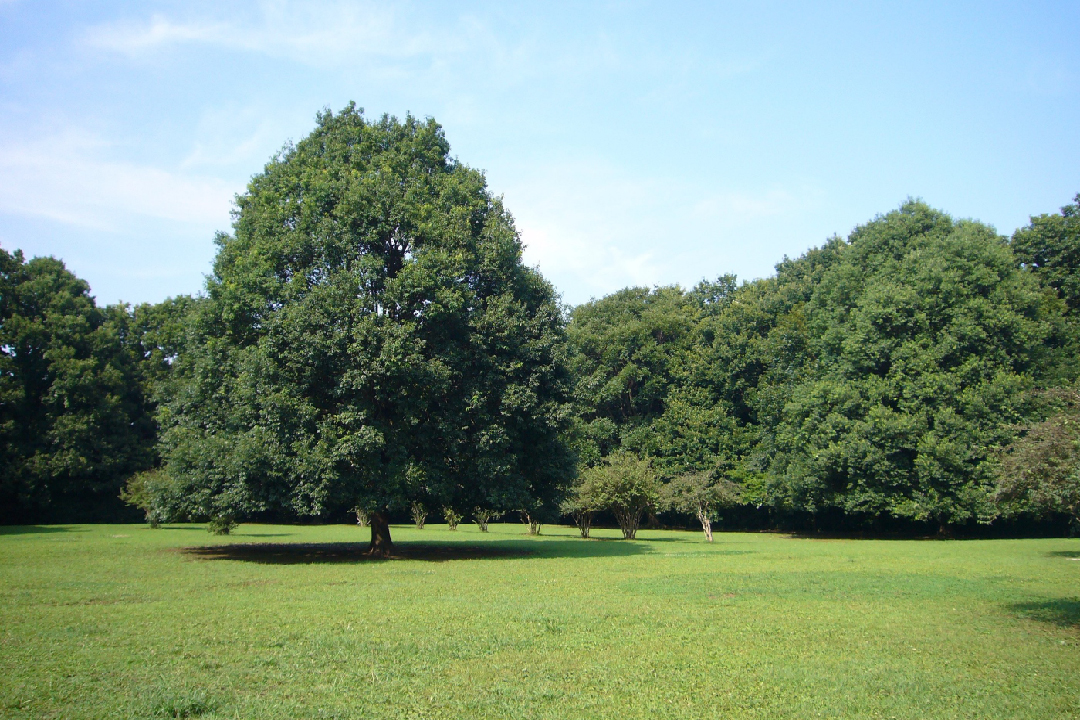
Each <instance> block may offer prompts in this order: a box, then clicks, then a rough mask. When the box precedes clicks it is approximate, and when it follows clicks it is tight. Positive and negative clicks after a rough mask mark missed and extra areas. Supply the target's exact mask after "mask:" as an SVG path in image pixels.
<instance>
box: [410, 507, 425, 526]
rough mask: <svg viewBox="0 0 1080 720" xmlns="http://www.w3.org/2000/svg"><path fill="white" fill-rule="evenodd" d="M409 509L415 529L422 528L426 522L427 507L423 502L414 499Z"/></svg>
mask: <svg viewBox="0 0 1080 720" xmlns="http://www.w3.org/2000/svg"><path fill="white" fill-rule="evenodd" d="M409 511H410V512H411V513H412V521H413V522H414V523H415V524H416V529H417V530H423V529H424V523H425V522H427V514H428V513H427V508H426V507H424V505H423V503H420V502H416V501H414V502H413V504H412V506H411V507H410V508H409Z"/></svg>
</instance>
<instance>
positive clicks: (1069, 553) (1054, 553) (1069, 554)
mask: <svg viewBox="0 0 1080 720" xmlns="http://www.w3.org/2000/svg"><path fill="white" fill-rule="evenodd" d="M1046 554H1047V555H1049V556H1050V557H1063V558H1080V550H1051V551H1050V552H1048V553H1046Z"/></svg>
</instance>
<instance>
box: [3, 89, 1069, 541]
mask: <svg viewBox="0 0 1080 720" xmlns="http://www.w3.org/2000/svg"><path fill="white" fill-rule="evenodd" d="M1076 202H1077V203H1080V196H1077V198H1076ZM237 205H238V207H237V212H236V215H235V218H236V219H235V223H234V227H233V229H232V232H231V233H230V234H222V235H220V236H219V237H218V238H217V240H216V242H217V245H218V254H217V258H216V260H215V264H214V268H213V273H212V274H211V276H210V277H209V280H208V282H207V286H206V289H205V292H203V293H202V294H200V295H199V296H197V297H179V298H172V299H169V300H166V301H165V302H162V303H159V304H144V305H139V306H137V307H134V308H132V307H129V306H124V305H116V306H109V307H104V308H101V307H98V306H97V305H96V304H95V301H94V299H93V297H92V296H91V294H90V288H89V286H88V285H87V283H86V282H84V281H83V280H81V279H79V278H77V277H75V276H74V275H73V274H72V273H71V272H69V271H68V270H67V269H65V267H64V265H63V263H62V262H61V261H59V260H57V259H53V258H34V259H30V260H27V259H26V258H25V257H24V256H23V255H22V254H21V253H20V252H19V251H14V252H9V251H6V250H0V323H2V326H0V335H2V339H0V521H2V522H5V523H28V522H70V521H104V520H130V519H133V518H139V517H141V516H142V513H143V512H144V511H145V512H146V513H147V517H148V518H149V519H151V520H153V521H155V522H159V521H173V520H195V521H207V520H211V521H218V522H224V523H226V524H228V523H231V522H234V521H239V520H244V519H276V520H299V519H305V518H306V519H322V520H331V519H341V518H343V517H344V516H345V514H346V513H347V512H350V511H360V512H361V513H363V515H364V516H365V517H368V518H369V521H370V522H372V526H373V530H374V531H379V530H380V527H381V526H383V525H385V523H387V522H389V521H390V520H391V519H395V518H407V517H408V514H409V511H410V508H412V509H414V510H415V509H416V508H417V507H427V508H431V509H435V508H448V509H449V508H457V509H458V510H459V511H461V512H462V513H469V512H472V511H473V509H474V508H476V509H480V508H483V509H486V511H490V512H491V513H494V514H505V513H509V512H514V513H518V512H521V513H522V514H523V515H524V516H525V517H527V518H531V519H532V520H533V521H534V522H540V521H543V522H550V521H554V520H555V519H557V518H558V517H560V516H563V517H565V513H567V512H569V510H568V506H567V505H566V504H565V503H564V500H565V499H566V497H567V496H568V495H569V494H572V492H573V490H574V487H575V484H580V482H581V480H580V479H579V478H583V477H588V476H589V473H590V472H591V471H594V470H599V469H604V468H607V469H608V470H610V469H611V468H612V467H630V465H627V464H626V463H629V462H641V463H645V465H641V466H640V467H647V468H648V469H649V472H651V473H653V474H654V475H655V478H656V480H657V481H658V482H659V484H660V485H661V486H664V485H671V483H673V482H676V481H678V479H679V478H686V477H689V476H695V477H706V478H712V480H713V481H723V482H724V483H726V487H729V488H732V489H733V490H732V492H731V493H729V494H728V495H727V498H728V500H727V502H726V504H727V505H728V506H729V507H728V509H727V510H726V511H725V517H728V518H730V519H731V521H732V522H738V523H743V524H750V525H757V526H766V525H768V526H782V525H788V526H793V525H798V526H800V527H812V528H815V529H819V530H828V529H841V528H843V529H851V528H856V527H865V528H885V527H924V528H932V529H933V530H934V531H938V530H941V531H943V532H947V531H948V530H949V528H957V527H972V526H976V525H978V524H980V523H981V524H983V525H986V524H989V523H994V522H997V523H1001V522H1002V520H1001V519H1002V518H1004V519H1006V520H1008V519H1010V518H1020V519H1026V520H1027V521H1040V520H1041V521H1042V522H1044V523H1053V522H1056V523H1058V525H1057V526H1056V527H1064V524H1063V523H1064V522H1066V521H1067V519H1068V518H1069V517H1075V516H1076V514H1077V512H1078V507H1080V505H1078V495H1080V491H1078V490H1077V488H1078V486H1080V480H1078V475H1077V473H1078V468H1080V465H1078V458H1080V451H1078V440H1080V433H1078V432H1077V427H1080V423H1078V422H1076V419H1077V418H1076V415H1077V403H1076V391H1075V387H1076V382H1077V376H1078V374H1080V353H1078V350H1080V274H1078V264H1080V215H1078V210H1077V205H1068V206H1066V207H1064V208H1062V209H1061V211H1060V213H1053V214H1046V215H1038V216H1033V217H1032V218H1031V222H1030V224H1029V225H1028V226H1026V227H1024V228H1022V229H1020V230H1018V231H1017V232H1016V233H1014V234H1013V235H1012V237H1002V236H1000V235H998V234H997V232H996V231H995V230H994V229H993V228H991V227H989V226H987V225H984V224H981V223H979V222H975V221H970V220H956V219H954V218H952V217H950V216H949V215H947V214H946V213H944V212H941V211H938V210H935V209H933V208H931V207H930V206H928V205H926V204H925V203H923V202H921V201H916V200H909V201H907V202H905V203H904V204H903V205H901V206H900V207H899V208H898V209H896V210H893V211H891V212H888V213H887V214H884V215H881V216H878V217H876V218H874V219H872V220H870V221H869V222H867V223H866V224H865V225H862V226H860V227H858V228H856V229H855V230H854V231H853V232H852V233H851V234H850V235H849V236H848V237H847V238H840V237H833V238H830V239H827V240H826V241H825V242H824V244H823V245H821V246H820V247H817V248H813V249H811V250H809V251H808V252H806V253H805V254H804V255H803V256H801V257H799V258H797V259H788V258H784V259H783V260H781V261H780V262H779V263H778V264H777V265H776V273H775V274H774V275H773V276H771V277H768V278H764V279H759V280H753V281H750V282H742V283H739V282H738V281H737V279H736V278H735V277H734V276H731V275H720V276H719V277H717V278H716V279H715V280H704V281H702V282H701V283H699V284H698V285H697V286H696V287H694V288H691V289H684V288H680V287H678V286H671V287H656V288H640V287H634V288H626V289H624V290H621V291H619V292H616V293H614V294H612V295H609V296H607V297H603V298H600V299H596V300H593V301H591V302H588V303H585V304H583V305H580V306H577V307H573V308H565V307H562V306H560V305H559V303H558V296H557V294H556V293H555V291H554V289H553V288H552V287H551V285H550V284H549V283H547V281H546V280H544V278H543V277H542V276H541V275H540V274H539V273H538V272H537V271H536V270H533V269H530V268H528V267H526V266H525V265H524V264H523V263H522V260H521V249H522V248H521V244H520V241H519V239H518V235H517V233H516V231H515V229H514V225H513V220H512V217H511V215H510V214H509V212H508V211H507V210H506V209H505V208H503V206H502V204H501V202H500V200H499V199H498V198H496V197H494V196H492V195H491V193H490V192H489V191H488V189H487V187H486V184H485V181H484V178H483V175H482V174H481V173H479V172H477V171H475V170H473V169H471V168H469V167H467V166H465V165H464V164H462V163H460V162H458V161H456V160H454V159H453V158H452V157H451V156H450V154H449V145H448V144H447V142H446V140H445V138H444V136H443V133H442V130H441V128H440V127H439V126H438V125H437V124H435V123H434V122H433V121H418V120H415V119H413V118H411V117H409V118H406V119H405V120H404V121H403V122H399V121H397V120H396V119H393V118H387V117H384V118H382V119H381V120H378V121H369V120H366V119H365V118H364V117H363V116H362V114H361V113H360V112H359V111H357V110H355V109H354V108H353V107H352V106H349V107H347V108H346V109H345V110H343V111H342V112H341V113H339V114H336V115H335V114H333V113H329V112H326V113H323V114H322V115H320V116H319V122H318V126H317V128H316V130H315V131H314V132H313V133H312V135H311V136H309V137H308V138H306V139H305V140H303V141H301V142H300V143H298V144H297V145H296V146H295V147H288V148H286V149H285V150H284V151H283V152H282V153H281V154H279V155H278V156H277V157H275V158H274V159H273V160H272V161H271V162H270V163H269V164H268V165H267V166H266V168H265V169H264V171H263V172H262V173H260V174H259V175H257V176H256V177H255V178H254V179H253V180H252V182H251V183H250V185H249V186H248V189H247V191H246V193H244V194H243V195H242V196H240V197H239V198H238V201H237ZM718 270H722V268H718ZM627 458H630V459H631V460H627ZM619 463H622V465H620V464H619ZM634 467H638V466H634ZM635 472H636V471H635ZM671 487H672V488H675V485H671ZM122 495H123V498H124V499H121V496H122ZM561 503H562V504H561ZM133 505H137V506H140V507H141V510H136V509H135V508H134V507H133ZM686 512H688V511H687V510H686V508H685V507H684V508H683V513H684V514H683V515H682V516H679V515H678V513H676V514H675V515H673V516H672V517H673V518H677V517H685V513H686ZM388 538H389V535H388V531H387V539H388Z"/></svg>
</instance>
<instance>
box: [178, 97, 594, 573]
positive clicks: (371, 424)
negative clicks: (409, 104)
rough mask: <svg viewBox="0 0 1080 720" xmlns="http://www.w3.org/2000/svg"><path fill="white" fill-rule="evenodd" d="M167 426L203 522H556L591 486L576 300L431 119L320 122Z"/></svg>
mask: <svg viewBox="0 0 1080 720" xmlns="http://www.w3.org/2000/svg"><path fill="white" fill-rule="evenodd" d="M237 203H238V208H237V212H236V219H235V223H234V228H233V233H232V234H231V235H222V236H220V237H219V238H218V241H217V242H218V245H219V251H218V254H217V258H216V260H215V263H214V272H213V276H212V277H211V278H210V279H209V281H208V288H207V295H208V298H207V300H206V302H205V303H203V304H202V305H200V306H199V307H198V308H197V310H196V313H195V321H194V327H195V336H196V338H195V341H194V343H193V347H192V348H191V349H190V350H189V351H188V352H187V353H185V354H184V355H182V356H181V358H179V359H178V361H177V363H178V364H179V367H178V368H177V369H176V370H177V371H178V372H176V373H175V374H176V375H178V376H179V377H180V378H181V382H180V385H179V386H178V389H177V392H176V393H175V396H174V399H173V400H172V401H171V402H170V403H169V405H168V406H167V407H166V408H165V410H164V412H163V413H162V422H163V424H164V425H165V427H166V429H165V432H164V434H163V447H164V450H165V454H166V458H167V461H168V463H167V471H168V474H169V477H170V478H171V479H172V481H173V482H174V483H176V486H177V493H176V497H177V498H179V500H178V502H179V503H180V504H181V507H180V508H179V509H180V510H181V511H183V512H185V513H186V514H188V515H189V516H204V517H206V516H209V517H215V516H216V517H224V516H233V517H238V516H242V515H245V514H249V513H256V512H260V511H267V510H269V511H277V512H287V513H296V514H311V515H317V514H324V513H327V512H330V511H333V510H335V509H339V508H360V509H361V510H364V511H366V512H367V513H368V515H369V518H370V522H371V532H372V535H371V551H372V552H373V553H376V554H386V553H388V552H390V549H391V544H390V542H391V540H390V531H389V525H388V514H387V513H388V512H389V511H391V510H394V509H396V508H407V507H408V506H409V505H410V503H411V502H413V501H420V502H423V503H424V504H426V505H427V506H429V507H439V506H449V507H456V508H471V507H484V508H490V509H492V510H494V511H510V510H518V509H524V510H527V511H532V512H535V511H537V510H538V509H540V508H543V507H551V506H554V505H556V504H557V502H558V500H559V499H560V498H559V496H560V493H561V490H562V488H563V486H564V484H565V483H566V481H567V480H568V478H569V477H570V476H571V475H572V474H573V467H574V463H573V458H572V457H571V456H570V454H569V452H568V451H567V449H566V447H565V446H564V443H563V441H562V433H563V431H564V426H565V423H566V421H567V417H568V404H567V403H568V399H569V375H568V371H567V369H566V363H565V360H564V357H563V355H564V350H563V318H562V315H561V313H560V309H559V306H558V303H557V296H556V295H555V292H554V291H553V289H552V287H551V285H549V284H548V283H547V282H546V281H545V280H544V279H543V278H542V277H541V276H540V275H539V273H537V272H536V271H535V270H532V269H529V268H528V267H525V266H524V265H523V264H522V260H521V250H522V248H521V243H520V241H519V239H518V235H517V232H516V231H515V229H514V225H513V221H512V219H511V217H510V215H509V213H508V212H507V211H506V210H505V209H504V207H503V205H502V203H501V201H500V200H499V199H498V198H495V197H492V195H491V194H490V192H489V191H488V189H487V187H486V184H485V180H484V176H483V175H482V174H481V173H480V172H477V171H476V170H473V169H471V168H469V167H467V166H465V165H464V164H462V163H460V162H457V161H456V160H455V159H453V158H452V157H451V156H450V154H449V145H448V143H447V141H446V138H445V137H444V135H443V131H442V129H441V127H440V126H439V125H438V124H436V123H435V122H434V121H433V120H427V121H420V120H417V119H415V118H413V117H406V118H405V120H404V121H403V122H399V121H398V120H396V119H395V118H391V117H385V116H384V117H383V118H382V119H381V120H379V121H377V122H371V121H368V120H367V119H365V118H364V116H363V112H362V111H361V110H357V109H356V108H355V107H354V106H353V105H349V106H348V107H346V108H345V109H344V110H343V111H342V112H341V113H339V114H336V115H335V114H333V113H331V112H329V111H327V112H325V113H322V114H320V115H319V117H318V125H317V127H316V129H315V130H314V132H313V133H312V134H311V135H310V136H309V137H307V138H306V139H304V140H303V141H301V142H300V143H298V144H297V145H296V146H295V147H291V146H290V147H287V148H286V149H285V150H284V151H282V152H281V153H280V154H279V155H278V156H277V157H275V158H274V159H273V160H272V161H271V162H270V163H269V164H268V165H267V166H266V168H265V170H264V171H263V172H262V173H261V174H259V175H258V176H256V177H255V178H254V179H253V180H252V181H251V183H250V185H249V186H248V189H247V192H246V193H245V194H243V195H242V196H240V197H239V198H238V200H237Z"/></svg>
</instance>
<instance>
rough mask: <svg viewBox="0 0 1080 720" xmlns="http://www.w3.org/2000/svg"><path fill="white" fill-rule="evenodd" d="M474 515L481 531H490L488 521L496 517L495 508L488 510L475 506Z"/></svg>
mask: <svg viewBox="0 0 1080 720" xmlns="http://www.w3.org/2000/svg"><path fill="white" fill-rule="evenodd" d="M473 517H475V518H476V524H477V526H479V528H480V532H487V531H488V523H489V522H491V519H492V518H494V517H495V511H494V510H488V509H486V508H482V507H476V508H473Z"/></svg>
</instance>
